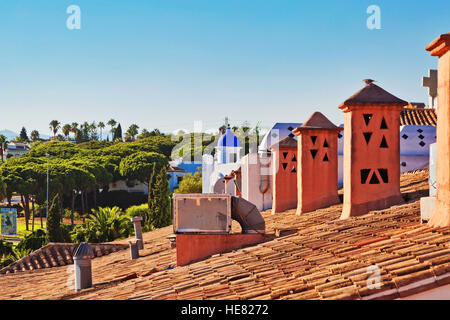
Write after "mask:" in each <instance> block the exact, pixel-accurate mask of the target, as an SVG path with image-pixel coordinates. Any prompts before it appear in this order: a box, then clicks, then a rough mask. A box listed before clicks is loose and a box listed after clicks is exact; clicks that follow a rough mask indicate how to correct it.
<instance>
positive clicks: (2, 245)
mask: <svg viewBox="0 0 450 320" xmlns="http://www.w3.org/2000/svg"><path fill="white" fill-rule="evenodd" d="M12 253H13V245H12V243H11V242H6V241H3V240H2V239H0V257H2V256H7V255H9V254H12Z"/></svg>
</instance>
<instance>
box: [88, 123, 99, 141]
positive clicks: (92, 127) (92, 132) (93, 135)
mask: <svg viewBox="0 0 450 320" xmlns="http://www.w3.org/2000/svg"><path fill="white" fill-rule="evenodd" d="M88 130H89V137H90V139H91V140H98V136H97V124H96V123H95V121H93V122H92V123H91V124H89V126H88Z"/></svg>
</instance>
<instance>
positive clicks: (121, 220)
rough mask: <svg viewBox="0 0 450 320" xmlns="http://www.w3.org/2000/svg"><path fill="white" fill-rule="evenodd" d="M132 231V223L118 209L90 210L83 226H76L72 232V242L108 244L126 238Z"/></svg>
mask: <svg viewBox="0 0 450 320" xmlns="http://www.w3.org/2000/svg"><path fill="white" fill-rule="evenodd" d="M132 231H133V223H132V222H131V221H130V219H129V218H128V216H127V215H126V214H125V213H124V212H123V211H122V210H121V209H120V208H119V207H113V208H109V207H106V208H102V207H100V208H98V209H97V210H94V209H93V210H92V214H90V215H89V216H88V218H87V220H86V223H85V224H83V225H78V226H76V227H75V228H74V230H73V231H72V233H71V234H72V235H71V236H72V240H73V241H74V242H81V241H87V242H97V243H98V242H109V241H114V240H116V239H118V238H124V237H128V236H129V235H130V234H131V233H132Z"/></svg>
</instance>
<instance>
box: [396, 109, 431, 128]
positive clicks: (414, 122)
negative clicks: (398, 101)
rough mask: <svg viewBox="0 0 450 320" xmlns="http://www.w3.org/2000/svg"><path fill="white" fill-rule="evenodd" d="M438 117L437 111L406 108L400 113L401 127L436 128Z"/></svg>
mask: <svg viewBox="0 0 450 320" xmlns="http://www.w3.org/2000/svg"><path fill="white" fill-rule="evenodd" d="M436 124H437V115H436V110H435V109H430V108H428V109H422V108H418V109H415V108H404V109H403V110H402V112H401V113H400V125H401V126H406V125H410V126H436Z"/></svg>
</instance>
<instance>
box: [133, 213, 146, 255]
mask: <svg viewBox="0 0 450 320" xmlns="http://www.w3.org/2000/svg"><path fill="white" fill-rule="evenodd" d="M130 220H131V222H133V226H134V236H135V237H136V239H138V240H140V241H138V247H139V249H140V250H142V249H144V239H143V238H142V225H141V224H142V222H141V221H142V217H133V218H130Z"/></svg>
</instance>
